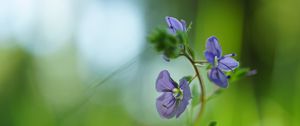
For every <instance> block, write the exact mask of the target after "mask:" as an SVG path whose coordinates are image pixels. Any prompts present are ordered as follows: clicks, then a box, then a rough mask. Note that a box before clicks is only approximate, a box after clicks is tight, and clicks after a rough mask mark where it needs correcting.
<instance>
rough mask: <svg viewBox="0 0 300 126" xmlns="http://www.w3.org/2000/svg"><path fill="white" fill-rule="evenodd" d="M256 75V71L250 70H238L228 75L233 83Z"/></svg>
mask: <svg viewBox="0 0 300 126" xmlns="http://www.w3.org/2000/svg"><path fill="white" fill-rule="evenodd" d="M254 74H256V71H255V70H254V71H251V70H250V68H237V69H236V70H235V71H232V72H229V73H228V74H227V75H229V76H230V79H229V81H230V82H231V83H232V82H234V81H237V80H240V79H242V78H244V77H247V76H251V75H254Z"/></svg>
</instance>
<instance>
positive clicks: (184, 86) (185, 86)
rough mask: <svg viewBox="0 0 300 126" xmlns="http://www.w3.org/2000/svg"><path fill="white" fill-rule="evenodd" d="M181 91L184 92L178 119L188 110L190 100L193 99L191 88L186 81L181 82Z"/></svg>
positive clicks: (177, 114)
mask: <svg viewBox="0 0 300 126" xmlns="http://www.w3.org/2000/svg"><path fill="white" fill-rule="evenodd" d="M179 86H180V89H181V90H182V91H183V98H182V100H181V101H180V102H179V105H178V108H177V112H176V118H178V117H179V116H180V115H181V114H182V113H183V112H184V110H185V109H186V107H187V105H188V104H189V100H190V99H191V98H192V97H191V90H190V87H189V83H188V81H187V80H185V79H181V80H180V84H179Z"/></svg>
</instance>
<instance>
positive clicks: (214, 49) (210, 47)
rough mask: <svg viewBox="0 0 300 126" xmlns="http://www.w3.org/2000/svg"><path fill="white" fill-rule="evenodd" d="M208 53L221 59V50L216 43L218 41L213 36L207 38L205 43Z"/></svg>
mask: <svg viewBox="0 0 300 126" xmlns="http://www.w3.org/2000/svg"><path fill="white" fill-rule="evenodd" d="M205 52H210V53H212V54H213V55H214V57H215V56H217V57H218V58H221V55H222V48H221V46H220V44H219V42H218V39H217V38H216V37H215V36H212V37H209V38H208V39H207V41H206V51H205Z"/></svg>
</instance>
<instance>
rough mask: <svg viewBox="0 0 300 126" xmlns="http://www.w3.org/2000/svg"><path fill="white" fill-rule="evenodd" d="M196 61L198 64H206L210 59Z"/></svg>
mask: <svg viewBox="0 0 300 126" xmlns="http://www.w3.org/2000/svg"><path fill="white" fill-rule="evenodd" d="M194 63H197V64H205V63H208V61H206V60H199V61H198V60H197V61H194Z"/></svg>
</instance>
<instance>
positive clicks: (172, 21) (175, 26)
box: [166, 16, 186, 34]
mask: <svg viewBox="0 0 300 126" xmlns="http://www.w3.org/2000/svg"><path fill="white" fill-rule="evenodd" d="M166 22H167V23H168V27H169V32H170V33H171V34H176V31H178V30H180V31H184V32H185V31H186V23H185V21H184V20H180V21H179V20H178V19H176V18H174V17H169V16H167V17H166Z"/></svg>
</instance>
